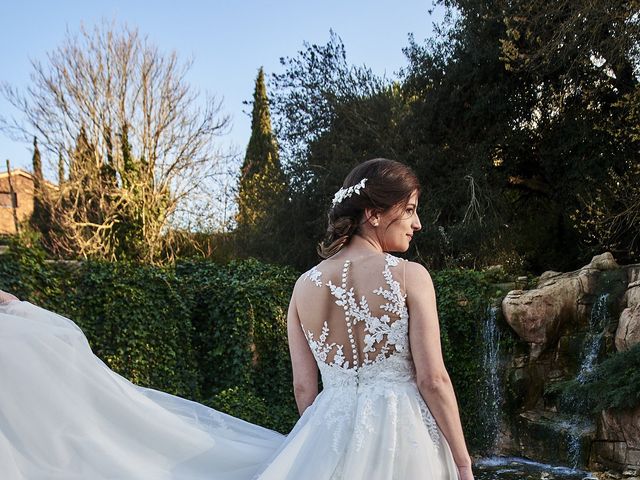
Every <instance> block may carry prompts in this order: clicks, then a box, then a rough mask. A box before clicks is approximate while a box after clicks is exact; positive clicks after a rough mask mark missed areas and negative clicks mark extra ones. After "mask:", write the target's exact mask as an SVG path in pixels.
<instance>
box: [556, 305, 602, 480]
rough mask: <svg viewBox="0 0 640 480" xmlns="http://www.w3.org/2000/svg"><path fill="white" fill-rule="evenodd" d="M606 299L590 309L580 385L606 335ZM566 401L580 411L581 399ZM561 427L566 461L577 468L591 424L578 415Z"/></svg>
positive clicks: (577, 376) (587, 376)
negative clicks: (563, 435) (565, 447)
mask: <svg viewBox="0 0 640 480" xmlns="http://www.w3.org/2000/svg"><path fill="white" fill-rule="evenodd" d="M608 299H609V294H608V293H604V294H601V295H599V296H598V298H596V301H595V302H594V304H593V307H592V309H591V316H590V318H589V331H588V333H587V335H586V337H585V340H584V344H583V347H582V354H581V359H580V367H579V368H578V373H577V374H576V380H577V381H578V382H580V383H584V382H585V381H586V380H587V379H588V378H589V375H590V374H591V373H592V372H593V369H594V367H595V366H596V362H597V360H598V354H599V353H600V349H601V347H602V341H603V339H604V334H605V333H606V331H607V325H608V324H609V309H608V305H607V301H608ZM567 401H568V403H570V406H571V407H572V408H573V409H574V411H576V410H577V411H579V410H581V409H582V408H581V407H582V405H580V402H581V399H579V398H572V399H565V402H567ZM563 427H565V428H566V431H567V441H568V445H567V454H568V460H569V462H570V463H571V465H573V466H574V467H577V466H578V465H579V464H580V461H581V458H582V437H583V436H584V435H586V434H588V433H589V432H590V431H591V430H592V425H591V422H590V421H588V420H585V419H584V418H583V417H580V416H579V415H574V416H573V418H572V420H571V421H570V422H569V423H567V425H563Z"/></svg>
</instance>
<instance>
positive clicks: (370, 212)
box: [364, 208, 380, 228]
mask: <svg viewBox="0 0 640 480" xmlns="http://www.w3.org/2000/svg"><path fill="white" fill-rule="evenodd" d="M364 221H365V223H368V224H369V225H371V226H372V227H374V228H375V227H377V226H378V225H380V212H379V211H378V210H374V209H373V208H365V209H364Z"/></svg>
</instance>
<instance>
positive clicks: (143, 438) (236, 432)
mask: <svg viewBox="0 0 640 480" xmlns="http://www.w3.org/2000/svg"><path fill="white" fill-rule="evenodd" d="M425 409H426V406H425V405H424V402H422V399H421V397H420V396H419V393H417V388H416V386H415V382H414V383H411V382H405V383H403V384H396V385H395V386H393V388H388V389H387V388H384V386H382V387H381V386H380V385H378V386H377V387H376V389H372V390H371V392H367V391H362V389H361V391H358V392H355V391H349V390H348V389H343V388H327V389H325V390H324V391H323V392H321V393H320V395H319V396H318V397H317V398H316V400H315V402H314V403H313V405H312V406H310V407H309V408H308V409H307V410H306V411H305V413H304V415H303V416H302V417H301V418H300V420H299V422H298V423H297V424H296V426H295V427H294V429H293V430H292V431H291V433H290V434H289V435H288V436H283V435H281V434H279V433H277V432H274V431H271V430H268V429H266V428H263V427H260V426H257V425H253V424H250V423H248V422H245V421H243V420H240V419H237V418H234V417H232V416H230V415H226V414H224V413H221V412H218V411H216V410H213V409H211V408H208V407H206V406H203V405H200V404H198V403H195V402H192V401H189V400H186V399H183V398H180V397H176V396H173V395H169V394H166V393H163V392H160V391H157V390H153V389H148V388H143V387H139V386H137V385H134V384H132V383H131V382H129V381H128V380H126V379H125V378H123V377H121V376H120V375H118V374H116V373H115V372H113V371H112V370H110V369H109V368H108V367H107V366H106V365H105V364H104V363H103V362H102V361H101V360H100V359H99V358H98V357H96V356H95V355H94V354H93V353H92V352H91V349H90V348H89V344H88V342H87V339H86V337H85V336H84V334H83V333H82V331H81V330H80V328H78V327H77V326H76V325H75V324H74V323H73V322H72V321H71V320H69V319H67V318H65V317H63V316H60V315H58V314H55V313H52V312H49V311H47V310H44V309H42V308H40V307H37V306H35V305H32V304H30V303H28V302H20V301H12V302H9V303H7V304H3V305H0V478H1V479H3V480H45V479H46V480H63V479H64V480H107V479H109V480H116V479H117V480H165V479H166V480H169V479H171V480H205V479H206V480H249V479H263V480H266V479H273V480H283V479H292V480H293V479H295V480H303V479H313V480H321V479H349V480H357V479H367V480H375V479H380V480H383V479H384V480H390V479H402V480H411V479H434V480H435V479H437V480H454V479H456V478H457V474H456V468H455V465H454V463H453V459H452V457H451V452H450V450H449V447H448V444H447V442H446V440H445V439H444V437H443V436H442V434H441V432H440V431H439V430H438V429H437V426H435V423H430V421H429V417H428V415H427V416H425V414H428V411H426V410H425Z"/></svg>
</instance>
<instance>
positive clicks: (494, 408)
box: [482, 307, 502, 450]
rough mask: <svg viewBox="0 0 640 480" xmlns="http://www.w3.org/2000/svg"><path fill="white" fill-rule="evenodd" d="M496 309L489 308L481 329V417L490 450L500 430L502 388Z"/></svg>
mask: <svg viewBox="0 0 640 480" xmlns="http://www.w3.org/2000/svg"><path fill="white" fill-rule="evenodd" d="M497 316H498V307H489V308H488V310H487V315H486V317H485V321H484V324H483V328H482V338H483V345H484V357H483V365H484V371H485V372H486V377H485V385H484V389H483V400H484V402H483V403H484V409H483V415H484V418H485V425H486V426H487V436H488V439H489V447H490V450H493V449H494V447H495V443H496V440H497V438H498V431H499V429H500V407H501V404H502V388H501V385H500V375H499V373H498V356H499V353H500V331H499V330H498V325H497V322H496V319H497Z"/></svg>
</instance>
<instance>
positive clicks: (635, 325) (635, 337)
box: [615, 303, 640, 352]
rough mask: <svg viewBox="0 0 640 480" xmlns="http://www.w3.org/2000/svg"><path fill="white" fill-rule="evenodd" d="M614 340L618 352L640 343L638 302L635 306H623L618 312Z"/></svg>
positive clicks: (639, 309) (639, 306) (639, 310)
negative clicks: (618, 319)
mask: <svg viewBox="0 0 640 480" xmlns="http://www.w3.org/2000/svg"><path fill="white" fill-rule="evenodd" d="M615 342H616V349H617V350H618V351H620V352H624V351H626V350H629V349H630V348H631V347H633V346H634V345H635V344H637V343H640V303H638V304H636V305H635V307H632V308H631V307H630V308H625V309H624V310H623V311H622V313H621V314H620V321H619V322H618V328H617V329H616V338H615Z"/></svg>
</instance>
